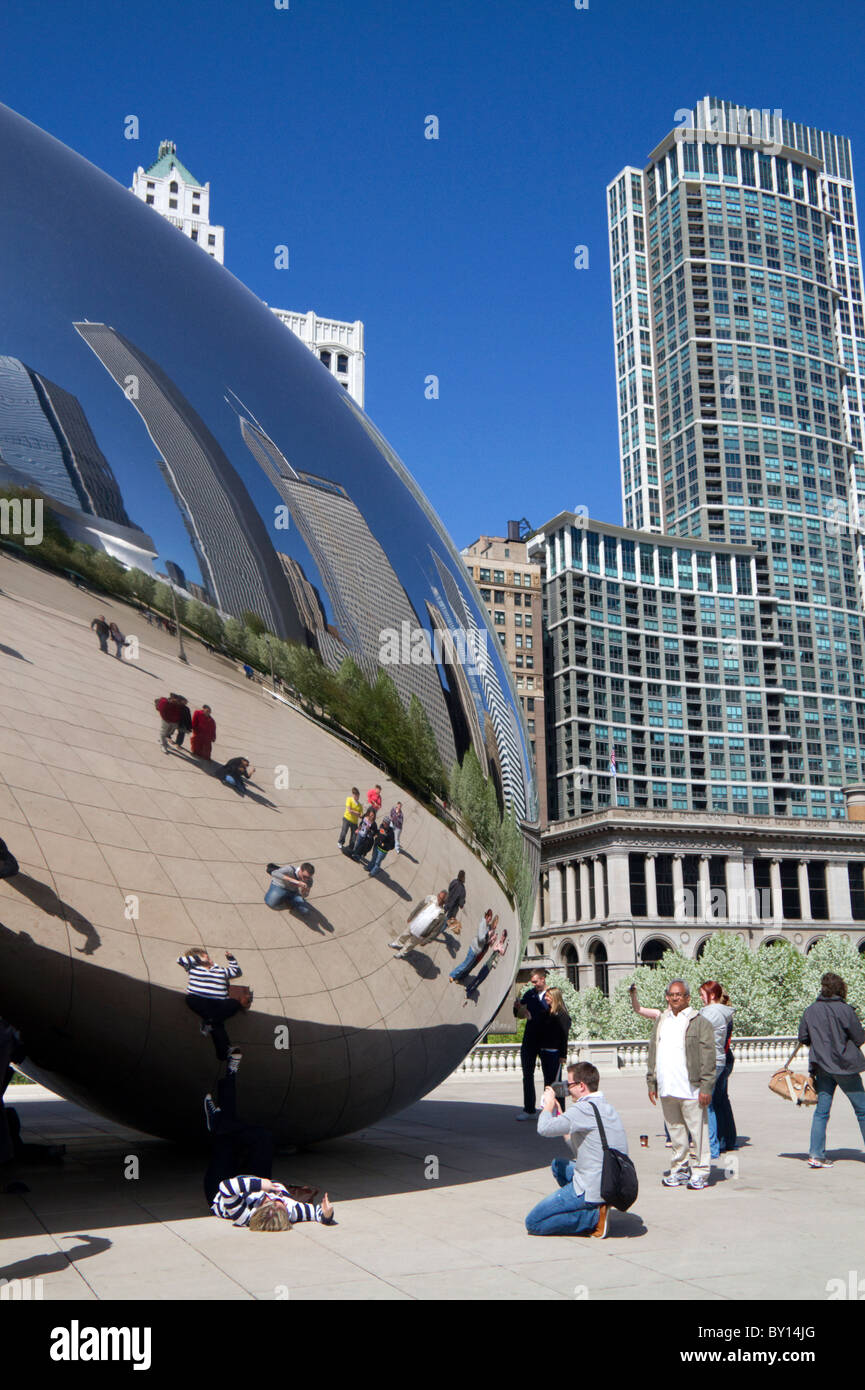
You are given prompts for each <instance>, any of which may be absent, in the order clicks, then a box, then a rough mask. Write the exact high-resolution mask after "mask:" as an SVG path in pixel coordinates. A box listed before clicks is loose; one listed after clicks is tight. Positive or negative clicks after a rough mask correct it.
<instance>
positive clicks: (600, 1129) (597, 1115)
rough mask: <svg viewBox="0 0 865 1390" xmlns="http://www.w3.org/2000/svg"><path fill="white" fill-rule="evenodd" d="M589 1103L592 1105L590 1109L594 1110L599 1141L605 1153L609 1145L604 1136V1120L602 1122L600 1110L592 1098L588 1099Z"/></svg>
mask: <svg viewBox="0 0 865 1390" xmlns="http://www.w3.org/2000/svg"><path fill="white" fill-rule="evenodd" d="M589 1105H590V1106H591V1107H592V1109H593V1110H594V1112H595V1119H596V1120H597V1122H598V1132H599V1134H600V1136H601V1143H602V1144H603V1146H604V1153H606V1152H607V1150H608V1149H609V1147H610V1146H609V1144H608V1143H607V1136H606V1133H605V1132H604V1122H603V1120H602V1119H601V1112H600V1111H599V1109H598V1107H597V1106H596V1105H595V1102H594V1101H593V1100H590V1101H589Z"/></svg>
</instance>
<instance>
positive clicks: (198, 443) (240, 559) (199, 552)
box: [74, 322, 301, 641]
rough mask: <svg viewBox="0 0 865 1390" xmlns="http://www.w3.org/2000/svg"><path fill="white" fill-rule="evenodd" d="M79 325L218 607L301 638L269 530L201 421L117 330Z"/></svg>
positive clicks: (161, 373) (155, 367) (280, 633)
mask: <svg viewBox="0 0 865 1390" xmlns="http://www.w3.org/2000/svg"><path fill="white" fill-rule="evenodd" d="M74 326H75V328H76V329H77V331H78V333H80V335H81V337H82V338H83V339H84V341H85V342H86V343H87V345H88V346H89V347H90V348H91V349H92V350H93V352H94V353H95V355H96V356H97V357H98V358H99V360H100V362H101V363H102V365H103V366H104V367H105V369H106V370H107V371H108V372H109V373H110V375H111V376H112V377H113V378H114V380H115V381H116V383H117V385H118V386H119V387H120V389H121V390H122V391H123V392H124V395H126V396H127V399H128V400H129V401H130V403H131V404H132V405H133V406H134V407H135V409H136V411H137V412H138V414H139V415H140V416H141V419H142V420H143V421H144V424H145V426H146V428H147V432H148V434H149V435H150V438H151V439H152V440H153V442H154V444H155V445H156V447H157V449H158V450H159V452H160V455H161V459H160V462H159V467H160V471H161V472H162V475H163V477H164V478H165V480H166V482H167V483H168V486H169V488H170V490H171V493H172V495H173V497H174V500H175V501H176V503H177V505H178V507H179V509H180V512H181V515H182V517H183V520H184V523H185V525H186V528H187V531H188V533H189V537H190V540H191V542H192V547H193V550H194V551H195V555H196V558H197V559H198V562H199V564H200V566H201V577H202V579H203V581H204V587H205V588H206V589H208V590H209V592H210V593H212V595H213V598H214V601H215V602H216V604H217V606H218V607H219V608H221V609H222V610H223V611H224V612H226V613H230V614H232V615H233V616H234V617H237V618H239V617H240V616H241V615H242V613H243V612H244V611H245V610H249V611H250V612H252V613H256V614H258V616H259V617H260V618H261V619H262V621H263V622H264V623H265V625H266V626H267V627H268V628H270V629H271V631H273V632H275V633H276V634H277V636H279V637H287V638H289V639H292V640H295V641H297V640H299V639H300V637H301V633H300V624H299V621H298V618H297V614H296V613H295V611H294V608H293V606H292V602H291V593H290V590H289V588H288V585H287V583H286V580H285V576H284V574H283V572H282V569H281V567H280V565H279V562H278V560H277V557H276V551H275V550H274V547H273V545H272V544H271V541H270V537H269V536H268V533H267V529H266V527H265V525H264V523H263V521H262V519H261V517H260V516H259V514H258V512H257V511H256V509H255V506H254V504H253V501H252V498H251V497H250V496H249V493H248V492H247V490H246V487H245V485H244V483H243V482H242V480H241V478H240V475H239V474H238V473H237V471H236V469H235V468H234V467H233V466H232V464H231V463H230V461H229V459H228V458H227V456H226V454H225V452H224V451H223V449H222V448H221V447H220V445H219V444H218V442H217V441H216V439H215V438H214V436H213V434H211V432H210V430H209V429H208V428H207V426H206V425H205V423H204V421H203V420H202V419H201V417H200V415H198V413H197V412H196V411H195V410H194V409H193V407H192V406H191V404H190V403H189V401H188V400H187V399H186V397H185V396H184V395H183V394H182V392H181V391H180V390H179V389H178V388H177V386H175V384H174V382H173V381H171V379H170V378H169V377H168V376H167V375H166V373H165V372H164V371H163V370H162V368H161V367H160V366H159V365H158V364H157V363H155V362H153V361H152V360H151V359H150V358H149V357H147V356H146V355H145V353H143V352H142V351H141V349H139V348H137V347H136V346H135V345H134V344H133V343H131V342H130V341H129V340H128V339H127V338H124V337H123V335H122V334H120V333H118V332H117V331H116V330H115V329H113V328H111V327H109V326H108V325H107V324H104V323H87V322H83V323H76V324H75V325H74ZM127 388H129V389H128V390H127Z"/></svg>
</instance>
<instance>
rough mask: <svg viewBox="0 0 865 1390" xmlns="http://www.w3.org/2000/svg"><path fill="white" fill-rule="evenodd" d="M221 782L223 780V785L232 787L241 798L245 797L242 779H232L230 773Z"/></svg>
mask: <svg viewBox="0 0 865 1390" xmlns="http://www.w3.org/2000/svg"><path fill="white" fill-rule="evenodd" d="M222 780H223V782H224V783H225V785H226V786H227V787H234V790H235V791H236V792H238V793H239V794H240V795H241V796H245V795H246V792H245V791H244V787H243V779H242V778H240V777H237V778H235V777H232V776H231V773H229V774H228V776H227V777H223V779H222Z"/></svg>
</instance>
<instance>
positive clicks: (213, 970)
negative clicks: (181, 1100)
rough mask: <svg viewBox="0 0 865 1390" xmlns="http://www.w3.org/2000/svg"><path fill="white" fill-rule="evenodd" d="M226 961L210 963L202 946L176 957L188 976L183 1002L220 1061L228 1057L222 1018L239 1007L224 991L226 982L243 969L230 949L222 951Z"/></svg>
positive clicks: (231, 1013) (240, 1005) (226, 987)
mask: <svg viewBox="0 0 865 1390" xmlns="http://www.w3.org/2000/svg"><path fill="white" fill-rule="evenodd" d="M225 959H226V960H227V961H228V965H214V963H213V961H212V960H211V958H210V956H209V955H208V953H207V951H205V949H204V947H203V946H190V948H189V950H188V951H187V952H186V954H185V955H183V956H178V957H177V964H178V965H182V966H183V969H184V970H185V971H186V973H187V974H188V976H189V982H188V984H187V986H186V1005H187V1008H190V1009H191V1010H192V1012H193V1013H194V1014H198V1016H199V1018H200V1019H201V1032H202V1034H203V1035H204V1037H207V1036H208V1035H209V1036H211V1037H212V1038H213V1046H214V1047H215V1049H216V1055H217V1057H218V1059H219V1061H220V1062H224V1061H225V1060H226V1058H227V1057H228V1049H229V1046H230V1044H229V1039H228V1034H227V1033H226V1031H225V1022H226V1020H227V1019H229V1018H233V1017H234V1015H235V1014H236V1013H237V1012H238V1010H239V1009H241V1008H242V1007H243V1005H242V1004H241V1002H240V1000H239V999H232V998H231V997H230V995H229V993H228V982H229V980H234V979H236V978H237V976H238V975H242V974H243V971H242V970H241V968H240V966H239V965H238V963H237V961H236V959H235V957H234V956H233V955H232V954H231V952H230V951H226V953H225Z"/></svg>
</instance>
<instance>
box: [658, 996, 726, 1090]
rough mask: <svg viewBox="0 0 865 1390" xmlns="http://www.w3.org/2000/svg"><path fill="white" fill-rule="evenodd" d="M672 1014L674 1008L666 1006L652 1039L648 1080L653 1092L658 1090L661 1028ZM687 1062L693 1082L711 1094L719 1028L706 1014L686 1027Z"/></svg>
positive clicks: (690, 1079)
mask: <svg viewBox="0 0 865 1390" xmlns="http://www.w3.org/2000/svg"><path fill="white" fill-rule="evenodd" d="M689 1007H690V1006H689ZM692 1012H693V1010H692ZM669 1016H670V1010H669V1009H665V1010H664V1011H663V1013H662V1014H661V1016H660V1018H656V1019H655V1026H654V1027H653V1029H652V1036H651V1037H650V1039H649V1062H648V1067H647V1069H646V1081H647V1082H648V1086H649V1094H650V1095H651V1094H652V1093H657V1090H658V1067H657V1057H658V1030H659V1028H660V1026H661V1024H662V1022H663V1020H664V1019H665V1018H669ZM685 1065H686V1067H687V1070H688V1080H689V1081H690V1083H691V1085H692V1086H699V1088H700V1091H701V1092H702V1094H703V1095H711V1094H712V1089H713V1087H714V1085H715V1030H714V1028H713V1027H712V1025H711V1023H710V1022H709V1020H708V1019H707V1018H703V1015H702V1014H697V1013H695V1014H694V1017H693V1018H692V1019H691V1020H690V1021H689V1023H688V1026H687V1028H686V1029H685Z"/></svg>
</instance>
